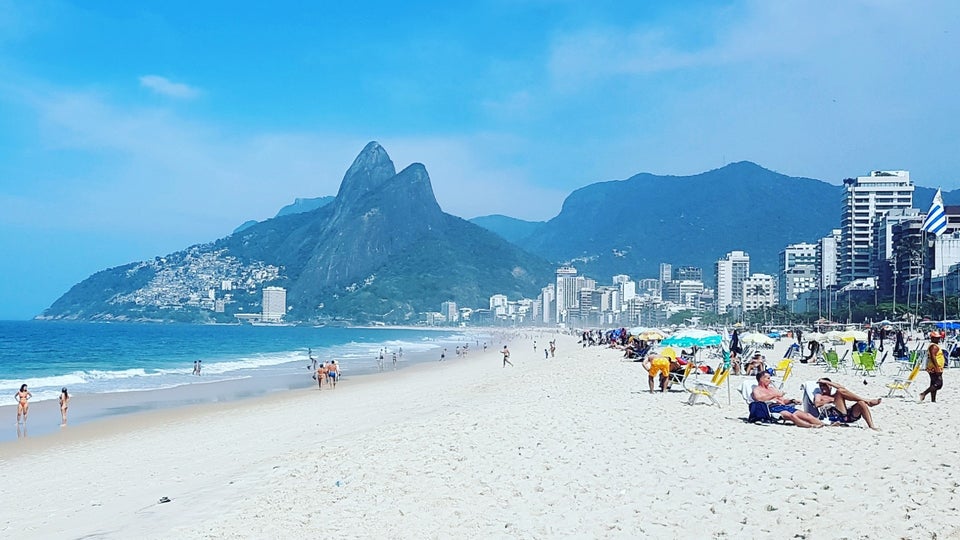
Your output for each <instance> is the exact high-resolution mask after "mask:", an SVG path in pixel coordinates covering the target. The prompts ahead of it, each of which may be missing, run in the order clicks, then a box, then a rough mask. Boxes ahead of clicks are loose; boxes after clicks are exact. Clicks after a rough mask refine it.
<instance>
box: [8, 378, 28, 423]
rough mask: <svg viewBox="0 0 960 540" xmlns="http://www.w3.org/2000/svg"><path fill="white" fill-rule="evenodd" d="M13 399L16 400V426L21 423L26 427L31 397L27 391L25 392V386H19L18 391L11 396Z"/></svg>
mask: <svg viewBox="0 0 960 540" xmlns="http://www.w3.org/2000/svg"><path fill="white" fill-rule="evenodd" d="M13 397H14V399H16V400H17V424H20V423H21V418H22V419H23V420H22V423H23V424H24V425H26V423H27V411H29V410H30V402H29V399H30V398H32V397H33V394H31V393H30V392H29V391H27V385H26V384H21V385H20V391H19V392H17V393H16V394H14V395H13Z"/></svg>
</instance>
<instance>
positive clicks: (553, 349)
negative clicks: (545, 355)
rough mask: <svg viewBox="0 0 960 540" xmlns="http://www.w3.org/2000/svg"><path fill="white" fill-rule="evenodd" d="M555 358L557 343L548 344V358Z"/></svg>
mask: <svg viewBox="0 0 960 540" xmlns="http://www.w3.org/2000/svg"><path fill="white" fill-rule="evenodd" d="M556 356H557V342H556V341H551V342H550V358H555V357H556Z"/></svg>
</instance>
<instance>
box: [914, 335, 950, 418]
mask: <svg viewBox="0 0 960 540" xmlns="http://www.w3.org/2000/svg"><path fill="white" fill-rule="evenodd" d="M942 337H943V335H942V334H940V333H938V332H930V346H929V347H927V375H930V386H928V387H927V389H926V390H924V391H923V392H920V401H923V400H925V399H926V398H927V395H929V396H930V403H936V402H937V390H940V389H941V388H943V366H944V364H945V363H946V361H945V359H944V357H943V349H941V348H940V339H941V338H942Z"/></svg>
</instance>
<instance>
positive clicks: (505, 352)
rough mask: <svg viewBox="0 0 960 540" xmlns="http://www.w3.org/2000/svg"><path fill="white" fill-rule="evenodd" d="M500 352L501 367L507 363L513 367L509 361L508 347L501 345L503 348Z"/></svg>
mask: <svg viewBox="0 0 960 540" xmlns="http://www.w3.org/2000/svg"><path fill="white" fill-rule="evenodd" d="M500 354H502V355H503V367H507V364H510V367H513V362H511V361H510V349H508V348H507V346H506V345H504V346H503V350H502V351H500Z"/></svg>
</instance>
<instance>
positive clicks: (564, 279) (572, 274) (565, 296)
mask: <svg viewBox="0 0 960 540" xmlns="http://www.w3.org/2000/svg"><path fill="white" fill-rule="evenodd" d="M554 290H555V291H556V294H557V310H556V318H555V319H554V320H556V322H558V323H560V322H564V321H565V320H566V314H567V310H569V309H571V308H574V307H576V306H577V301H578V300H579V299H578V298H577V269H576V268H574V267H572V266H561V267H560V268H557V286H556V288H555V289H554Z"/></svg>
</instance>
